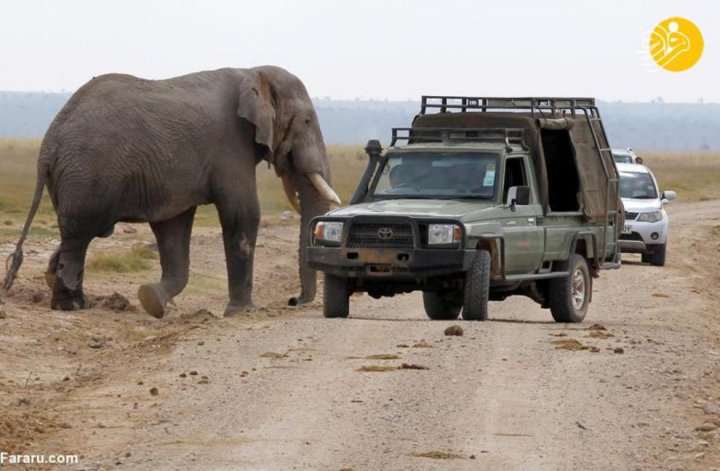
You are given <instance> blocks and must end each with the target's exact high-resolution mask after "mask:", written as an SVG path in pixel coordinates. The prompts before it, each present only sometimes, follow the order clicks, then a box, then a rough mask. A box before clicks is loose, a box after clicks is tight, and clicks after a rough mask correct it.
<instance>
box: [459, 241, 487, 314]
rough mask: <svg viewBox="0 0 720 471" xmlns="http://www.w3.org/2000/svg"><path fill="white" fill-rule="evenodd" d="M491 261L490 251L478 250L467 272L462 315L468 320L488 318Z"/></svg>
mask: <svg viewBox="0 0 720 471" xmlns="http://www.w3.org/2000/svg"><path fill="white" fill-rule="evenodd" d="M490 263H491V258H490V252H488V251H487V250H478V251H477V253H476V254H475V260H473V263H472V265H471V266H470V270H468V272H467V273H466V274H465V292H464V295H463V310H462V316H463V319H465V320H466V321H484V320H487V318H488V298H489V297H490Z"/></svg>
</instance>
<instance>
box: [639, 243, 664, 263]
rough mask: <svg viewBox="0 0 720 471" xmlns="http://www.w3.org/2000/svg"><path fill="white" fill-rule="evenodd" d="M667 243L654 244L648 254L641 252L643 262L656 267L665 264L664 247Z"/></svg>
mask: <svg viewBox="0 0 720 471" xmlns="http://www.w3.org/2000/svg"><path fill="white" fill-rule="evenodd" d="M666 247H667V245H666V244H662V245H656V246H655V249H654V250H653V253H649V254H642V261H643V263H649V264H650V265H653V266H656V267H664V266H665V249H666Z"/></svg>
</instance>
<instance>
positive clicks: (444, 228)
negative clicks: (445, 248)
mask: <svg viewBox="0 0 720 471" xmlns="http://www.w3.org/2000/svg"><path fill="white" fill-rule="evenodd" d="M460 239H462V230H460V226H458V225H457V224H430V225H428V245H453V244H459V243H460Z"/></svg>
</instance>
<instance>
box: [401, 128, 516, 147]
mask: <svg viewBox="0 0 720 471" xmlns="http://www.w3.org/2000/svg"><path fill="white" fill-rule="evenodd" d="M398 141H407V143H408V144H412V143H415V142H500V143H503V144H505V147H507V148H508V149H510V148H511V143H512V144H519V145H521V146H522V147H523V149H527V148H528V146H527V143H526V142H525V131H524V130H523V129H521V128H393V129H392V143H391V144H390V145H391V146H394V145H395V144H396V143H397V142H398Z"/></svg>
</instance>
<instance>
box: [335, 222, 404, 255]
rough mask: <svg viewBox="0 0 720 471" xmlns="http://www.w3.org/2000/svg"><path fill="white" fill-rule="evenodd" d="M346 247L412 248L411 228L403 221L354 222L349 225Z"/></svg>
mask: <svg viewBox="0 0 720 471" xmlns="http://www.w3.org/2000/svg"><path fill="white" fill-rule="evenodd" d="M347 246H348V247H365V248H371V249H372V248H391V249H411V248H413V230H412V226H411V225H410V224H409V223H404V222H385V223H383V222H380V223H378V222H356V223H353V225H352V226H350V235H349V236H348V241H347Z"/></svg>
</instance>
